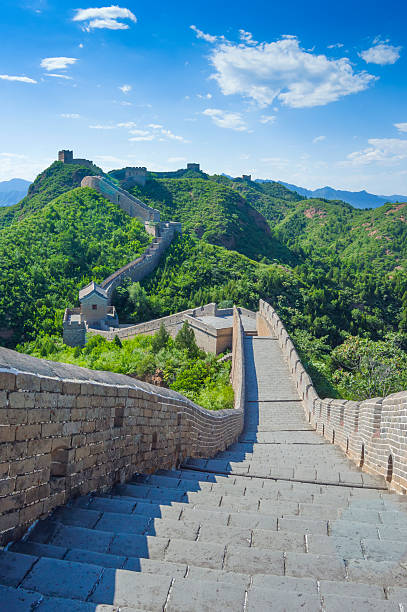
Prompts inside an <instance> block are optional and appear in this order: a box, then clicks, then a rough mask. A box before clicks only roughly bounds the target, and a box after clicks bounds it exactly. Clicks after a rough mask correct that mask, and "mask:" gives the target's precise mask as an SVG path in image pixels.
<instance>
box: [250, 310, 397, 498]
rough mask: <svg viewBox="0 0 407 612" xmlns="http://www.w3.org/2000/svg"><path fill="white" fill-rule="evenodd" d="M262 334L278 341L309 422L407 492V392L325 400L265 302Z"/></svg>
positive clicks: (368, 468) (365, 467)
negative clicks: (360, 399) (356, 399)
mask: <svg viewBox="0 0 407 612" xmlns="http://www.w3.org/2000/svg"><path fill="white" fill-rule="evenodd" d="M257 329H258V333H259V335H271V336H274V337H276V338H277V339H278V341H279V344H280V346H281V349H282V351H283V353H284V356H285V358H286V360H287V361H288V364H289V367H290V369H291V372H292V375H293V377H294V382H295V384H296V386H297V389H298V392H299V394H300V397H301V398H302V400H303V405H304V410H305V414H306V418H307V420H308V421H309V422H310V423H311V424H312V425H314V427H315V428H316V430H317V431H318V432H319V433H320V434H321V435H323V436H324V437H325V438H326V439H327V440H328V441H329V442H331V443H333V444H337V445H338V446H339V447H340V448H342V450H343V451H344V452H345V453H346V454H347V456H348V457H349V458H350V459H352V460H353V461H354V462H355V463H356V464H357V465H358V466H360V467H361V468H363V470H365V471H367V472H370V473H373V474H379V475H381V476H384V477H385V478H386V479H387V482H388V485H389V488H391V489H393V490H395V491H398V492H400V493H406V491H407V436H406V433H407V391H402V392H400V393H393V394H392V395H389V396H387V397H385V398H380V397H376V398H372V399H368V400H365V401H363V402H352V401H348V400H337V399H329V398H328V399H321V398H320V397H319V395H318V393H317V392H316V390H315V388H314V385H313V384H312V381H311V378H310V377H309V376H308V374H307V372H306V371H305V369H304V367H303V365H302V363H301V361H300V358H299V356H298V354H297V351H296V350H295V347H294V344H293V343H292V341H291V339H290V337H289V335H288V333H287V331H286V330H285V328H284V325H283V323H282V322H281V320H280V318H279V316H278V315H277V313H276V311H275V310H274V309H273V308H272V307H271V306H270V305H269V304H267V303H266V302H264V301H263V300H260V305H259V313H258V316H257Z"/></svg>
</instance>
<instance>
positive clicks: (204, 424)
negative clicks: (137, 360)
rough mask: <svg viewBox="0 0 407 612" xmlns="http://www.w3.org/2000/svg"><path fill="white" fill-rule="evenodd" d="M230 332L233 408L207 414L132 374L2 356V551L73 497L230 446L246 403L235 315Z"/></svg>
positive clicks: (5, 351)
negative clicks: (136, 474) (231, 338)
mask: <svg viewBox="0 0 407 612" xmlns="http://www.w3.org/2000/svg"><path fill="white" fill-rule="evenodd" d="M234 331H235V338H234V356H233V359H234V361H233V364H234V368H233V378H232V384H233V388H234V390H235V396H236V399H235V408H234V409H233V410H220V411H214V412H211V411H209V410H205V409H204V408H202V407H200V406H198V405H196V404H194V403H193V402H192V401H190V400H189V399H187V398H185V397H184V396H182V395H181V394H179V393H177V392H176V391H172V390H171V389H164V388H161V387H155V386H154V385H150V384H147V383H143V382H141V381H139V380H135V379H134V378H131V377H129V376H124V375H122V374H114V373H111V372H99V371H94V370H88V369H86V368H80V367H77V366H73V365H68V364H62V363H55V362H52V361H46V360H42V359H36V358H35V357H31V356H29V355H23V354H20V353H17V352H15V351H11V350H8V349H3V348H2V349H0V423H1V425H0V545H4V544H6V543H7V542H9V541H11V540H15V539H18V538H20V537H21V536H22V535H23V533H24V532H25V531H26V529H27V528H28V527H29V526H30V525H31V524H32V523H33V522H34V521H35V520H37V519H39V518H44V517H45V516H46V515H47V514H49V513H50V512H51V511H52V510H53V509H54V508H56V507H57V506H60V505H62V504H65V503H66V502H67V501H68V499H69V498H70V497H72V496H77V495H86V494H87V493H90V492H93V491H102V490H107V489H109V487H111V486H112V485H113V484H114V483H116V482H124V481H126V480H127V479H129V478H131V477H132V475H133V474H134V473H136V472H144V473H151V472H154V471H156V470H157V469H171V468H172V467H174V466H176V465H178V464H179V463H180V462H181V461H182V460H183V459H185V458H186V457H213V456H214V455H215V454H216V453H217V452H219V451H221V450H224V449H225V448H227V447H228V446H229V445H230V444H232V443H233V442H235V441H236V440H237V438H238V436H239V434H240V433H241V431H242V429H243V402H244V386H243V385H244V363H243V352H242V350H243V349H242V347H243V331H242V324H241V322H240V315H239V313H238V311H237V310H236V312H235V323H234Z"/></svg>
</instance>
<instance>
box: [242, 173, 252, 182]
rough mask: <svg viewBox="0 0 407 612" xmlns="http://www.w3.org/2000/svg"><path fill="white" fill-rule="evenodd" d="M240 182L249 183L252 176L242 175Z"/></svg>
mask: <svg viewBox="0 0 407 612" xmlns="http://www.w3.org/2000/svg"><path fill="white" fill-rule="evenodd" d="M242 180H243V181H251V180H252V175H251V174H242Z"/></svg>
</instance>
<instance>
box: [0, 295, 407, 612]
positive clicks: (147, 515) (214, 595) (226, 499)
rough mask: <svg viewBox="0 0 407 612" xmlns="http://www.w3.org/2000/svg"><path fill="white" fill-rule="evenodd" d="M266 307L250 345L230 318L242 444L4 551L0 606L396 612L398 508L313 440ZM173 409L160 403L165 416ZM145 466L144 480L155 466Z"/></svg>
mask: <svg viewBox="0 0 407 612" xmlns="http://www.w3.org/2000/svg"><path fill="white" fill-rule="evenodd" d="M261 309H262V312H263V313H264V315H265V316H263V314H262V315H260V316H259V331H260V328H262V329H264V331H265V332H267V333H266V334H265V335H259V336H257V337H256V336H254V335H253V332H252V331H251V330H248V331H246V330H245V329H244V327H243V325H242V319H241V317H240V315H239V313H238V311H235V313H234V317H235V318H234V331H235V334H234V342H233V344H234V351H233V375H234V386H235V385H237V386H235V390H236V395H235V397H236V399H237V402H238V403H237V410H239V406H243V405H244V407H245V427H244V430H243V432H242V433H241V435H240V437H239V439H238V441H236V442H234V443H232V444H231V445H230V446H228V448H225V449H224V450H220V452H219V453H218V454H217V455H216V456H215V457H211V454H212V453H211V451H212V450H213V449H214V446H215V445H216V444H217V443H218V442H216V441H215V442H213V441H212V438H210V437H209V435H208V436H207V437H206V436H205V437H204V444H205V441H207V442H206V444H207V445H208V444H209V446H206V450H205V453H206V454H207V456H206V457H202V458H197V457H195V458H194V457H190V458H188V459H185V460H184V463H183V464H182V465H181V466H180V467H179V469H160V470H158V471H156V472H155V473H154V474H151V473H150V474H148V473H144V474H140V473H139V474H135V475H134V476H133V477H132V479H131V480H130V482H126V483H118V484H116V486H115V487H114V488H113V489H110V490H107V491H104V490H103V489H102V490H101V491H100V492H99V493H98V494H95V495H87V496H81V497H78V498H72V499H71V500H70V502H69V503H68V504H67V506H65V507H64V508H59V509H57V510H56V511H55V512H54V513H53V514H52V515H51V516H50V517H49V518H47V519H46V520H45V521H41V522H39V523H38V524H37V525H36V526H35V527H34V528H33V529H32V530H31V531H30V532H29V533H28V534H27V536H26V538H25V540H23V541H19V542H15V543H13V544H12V545H11V546H10V547H9V548H8V550H7V551H4V552H2V553H0V585H3V586H0V597H1V602H2V604H3V606H4V607H5V609H10V610H30V609H33V608H35V610H38V611H39V612H50V611H51V610H56V609H59V610H64V609H65V610H77V611H80V612H90V611H92V612H93V611H95V612H96V611H97V610H101V608H102V607H103V610H104V612H117V610H118V608H119V609H123V610H149V611H150V612H158V611H160V612H162V611H163V610H164V611H165V612H204V611H208V610H222V611H223V612H258V611H259V610H261V611H263V610H276V611H277V612H283V611H287V610H289V611H290V612H291V611H294V612H296V611H305V610H309V611H312V612H316V611H320V612H342V611H343V610H358V611H359V610H360V611H361V612H373V611H375V612H376V611H377V612H390V611H393V612H396V611H398V612H402V611H403V610H405V609H406V607H407V571H406V558H407V512H406V509H405V504H404V503H402V501H403V500H404V499H405V496H399V495H397V494H391V493H389V492H388V490H387V487H386V481H385V479H384V478H383V477H381V476H375V475H371V474H366V473H365V472H362V471H361V470H360V469H358V468H357V467H356V466H355V465H354V464H353V462H352V461H351V460H350V459H349V458H347V457H346V456H345V455H344V454H343V452H342V451H341V450H340V449H339V448H338V447H337V446H336V445H335V444H331V443H330V442H329V441H327V440H325V439H324V438H323V437H321V436H320V435H319V434H318V433H317V432H315V431H314V429H313V426H312V425H311V424H310V423H309V422H308V418H305V415H304V410H303V391H302V389H301V388H300V387H298V385H301V384H302V383H301V380H303V382H304V383H305V379H304V378H303V377H302V379H298V377H297V375H294V376H293V375H292V373H291V365H290V364H289V362H288V361H287V360H286V358H285V354H286V352H285V350H283V349H282V348H281V344H280V342H282V340H283V338H282V336H283V335H284V334H282V333H280V332H281V328H280V327H279V326H278V332H279V335H278V336H277V334H273V333H272V328H271V324H270V323H268V322H267V321H266V317H267V316H268V313H267V312H266V310H267V309H266V305H262V307H261ZM276 329H277V327H276ZM66 367H67V368H69V366H66ZM298 372H299V370H297V373H298ZM99 374H100V376H102V377H103V376H104V373H99ZM86 375H87V374H86ZM17 376H19V375H18V374H17ZM20 376H21V375H20ZM111 376H114V375H111ZM18 380H19V384H20V386H21V385H23V384H27V383H23V379H22V378H20V379H18ZM133 383H134V381H133ZM87 384H88V383H85V386H87ZM124 386H125V388H128V389H129V397H131V394H130V389H131V387H128V386H127V383H125V385H124ZM297 387H298V388H297ZM22 388H25V387H22ZM121 388H122V386H121V385H120V386H117V389H118V390H120V389H121ZM84 391H85V389H84ZM93 397H95V396H93ZM96 397H97V401H96V402H95V403H96V405H97V406H100V405H101V402H100V399H99V398H100V396H96ZM108 397H109V396H108ZM118 397H120V396H118ZM143 397H144V396H143ZM86 401H88V400H86ZM143 401H144V400H143ZM175 401H176V402H178V401H179V400H178V399H176V400H175ZM167 405H168V408H167ZM172 405H173V404H170V403H169V402H168V401H167V399H166V400H165V403H164V402H163V403H162V405H161V412H163V411H165V412H167V411H168V412H169V413H170V419H171V414H172V408H171V406H172ZM142 406H145V404H142ZM182 406H183V407H184V404H182ZM141 409H142V407H141V406H140V408H138V409H137V410H141ZM143 410H145V408H143ZM152 410H154V409H152ZM233 412H234V413H235V414H234V415H233V413H231V414H230V415H229V417H230V418H231V419H232V418H233V419H235V418H236V419H237V420H238V419H239V418H240V417H239V416H238V414H237V412H236V411H233ZM138 414H139V413H138ZM154 414H156V415H157V418H158V414H157V413H154ZM194 414H195V413H194ZM199 414H200V413H199ZM240 414H241V413H240ZM210 416H211V417H212V416H213V415H210ZM146 417H147V414H144V418H146ZM191 418H192V416H191ZM222 419H223V416H222ZM150 423H151V424H153V423H154V421H150ZM168 423H171V420H169V421H168ZM195 423H196V421H195V420H194V421H193V424H194V429H193V431H194V430H195V427H196V425H195ZM140 430H141V431H140ZM105 431H106V430H105V429H103V430H102V433H104V432H105ZM111 431H112V430H111V429H110V432H111ZM138 431H139V432H140V433H142V435H143V436H147V435H148V434H149V433H150V431H151V427H150V426H149V427H148V432H145V430H144V426H143V425H141V424H140V425H139V427H138ZM160 431H161V430H160ZM201 431H203V430H201ZM209 431H210V425H209V422H205V432H206V433H209ZM235 431H236V428H234V432H235ZM110 435H111V434H110ZM164 435H165V434H164ZM102 437H103V436H102ZM223 441H226V438H224V439H223ZM101 443H102V444H103V443H104V442H101ZM211 445H212V446H211ZM198 451H199V448H198ZM208 451H209V452H208ZM147 452H148V451H147ZM150 453H151V454H150V455H149V457H148V460H147V459H146V461H147V462H148V463H147V465H148V468H151V467H152V465H153V461H154V457H157V458H158V455H155V454H154V451H150ZM164 456H165V451H164V449H162V450H161V452H160V457H161V459H160V464H156V466H157V467H158V465H161V461H163V460H164ZM146 471H152V470H146ZM101 484H102V482H101ZM22 606H25V608H24V607H22Z"/></svg>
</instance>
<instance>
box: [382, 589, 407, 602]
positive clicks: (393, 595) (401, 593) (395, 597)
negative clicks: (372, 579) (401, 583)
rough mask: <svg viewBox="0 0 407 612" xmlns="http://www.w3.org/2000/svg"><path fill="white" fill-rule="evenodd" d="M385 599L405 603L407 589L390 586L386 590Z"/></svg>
mask: <svg viewBox="0 0 407 612" xmlns="http://www.w3.org/2000/svg"><path fill="white" fill-rule="evenodd" d="M387 598H388V599H391V600H392V601H401V602H407V588H403V587H398V586H391V587H388V588H387Z"/></svg>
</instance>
